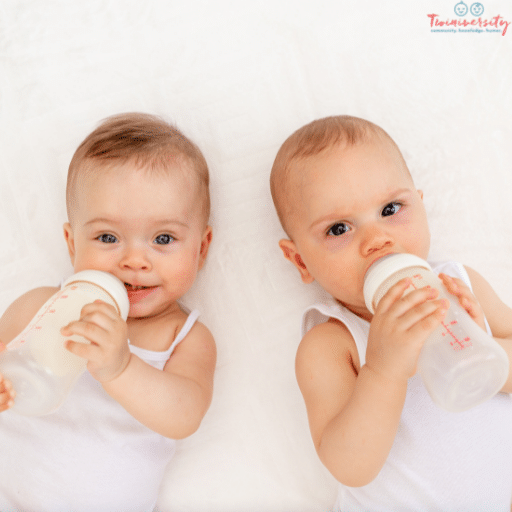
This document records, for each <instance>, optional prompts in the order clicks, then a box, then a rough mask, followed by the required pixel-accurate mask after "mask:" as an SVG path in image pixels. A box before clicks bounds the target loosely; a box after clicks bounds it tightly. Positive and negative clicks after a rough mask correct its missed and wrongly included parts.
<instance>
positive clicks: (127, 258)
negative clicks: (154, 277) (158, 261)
mask: <svg viewBox="0 0 512 512" xmlns="http://www.w3.org/2000/svg"><path fill="white" fill-rule="evenodd" d="M120 264H121V267H123V268H125V269H130V270H149V269H150V268H151V263H150V261H149V259H148V258H147V255H146V253H145V251H144V250H142V249H138V248H136V247H130V248H128V249H127V250H126V251H125V253H124V254H123V258H122V259H121V262H120Z"/></svg>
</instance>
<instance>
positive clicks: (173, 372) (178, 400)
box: [61, 301, 216, 439]
mask: <svg viewBox="0 0 512 512" xmlns="http://www.w3.org/2000/svg"><path fill="white" fill-rule="evenodd" d="M61 332H62V334H64V335H65V336H68V335H71V334H79V335H82V336H84V337H85V338H87V339H88V340H89V341H90V342H91V344H87V345H86V344H83V343H76V342H72V341H68V342H67V348H68V349H69V350H71V351H72V352H73V353H74V354H76V355H78V356H80V357H85V358H86V359H87V360H88V363H87V369H88V370H89V372H90V373H91V374H92V375H93V377H94V378H95V379H97V380H98V381H99V382H101V384H102V386H103V388H104V389H105V391H106V392H107V393H108V394H109V395H110V396H112V397H113V398H114V399H115V400H116V401H117V402H119V403H120V404H121V405H122V406H123V407H124V408H125V409H126V410H127V411H128V412H129V413H130V414H131V415H132V416H133V417H134V418H136V419H137V420H139V421H140V422H141V423H143V424H144V425H146V426H147V427H148V428H150V429H152V430H154V431H155V432H158V433H159V434H162V435H164V436H166V437H170V438H173V439H181V438H184V437H187V436H189V435H191V434H192V433H193V432H195V431H196V430H197V428H198V427H199V425H200V423H201V420H202V419H203V416H204V415H205V413H206V411H207V409H208V407H209V405H210V402H211V397H212V391H213V373H214V369H215V362H216V351H215V343H214V341H213V337H212V335H211V334H210V332H209V331H208V329H207V328H206V327H205V326H204V325H202V324H201V323H196V324H195V325H194V327H193V328H192V329H191V330H190V332H189V333H188V334H187V336H186V337H185V339H184V340H183V341H182V342H181V343H180V344H179V345H178V346H177V347H176V349H175V351H174V353H173V354H172V356H171V358H170V359H169V361H168V362H167V364H166V366H165V368H164V371H162V370H158V369H156V368H153V367H152V366H150V365H149V364H147V363H145V362H144V361H142V360H141V359H140V358H138V357H137V356H136V355H134V354H131V352H130V350H129V347H128V342H127V331H126V323H125V322H124V321H123V320H122V319H121V318H120V317H119V315H118V314H117V312H116V311H115V309H114V308H113V307H112V306H110V305H108V304H106V303H104V302H101V301H100V302H95V303H92V304H88V305H87V306H85V307H84V308H83V309H82V315H81V319H80V320H79V321H77V322H72V323H70V324H69V326H67V327H65V328H63V329H62V330H61Z"/></svg>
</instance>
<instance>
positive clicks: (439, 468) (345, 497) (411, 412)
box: [302, 261, 512, 512]
mask: <svg viewBox="0 0 512 512" xmlns="http://www.w3.org/2000/svg"><path fill="white" fill-rule="evenodd" d="M429 263H430V265H431V267H432V269H433V270H434V272H435V273H436V274H439V273H440V272H444V273H446V274H448V275H449V276H453V277H458V278H459V279H462V280H463V281H464V282H465V283H466V284H467V285H468V286H469V287H470V288H471V287H472V286H471V282H470V279H469V276H468V274H467V272H466V270H465V269H464V268H463V267H462V265H460V263H458V262H453V261H444V262H429ZM329 317H333V318H337V319H338V320H340V322H342V323H343V324H344V325H345V326H346V327H347V329H348V330H349V331H350V333H351V334H352V337H353V338H354V341H355V344H356V347H357V352H358V354H359V362H360V364H361V365H363V364H365V361H366V346H367V344H368V334H369V330H370V324H369V322H367V321H366V320H363V319H362V318H359V317H358V316H356V315H355V314H354V313H352V312H351V311H349V310H348V309H346V308H344V307H343V306H341V305H340V304H339V303H337V302H336V301H335V300H334V299H332V298H329V299H328V300H326V301H324V302H320V303H317V304H314V305H311V306H310V307H308V309H307V310H306V312H305V313H304V316H303V319H302V331H303V333H306V332H307V331H309V330H310V329H312V328H313V327H314V326H315V325H319V324H321V323H324V322H326V321H327V320H328V319H329ZM486 327H487V332H488V333H489V334H491V330H490V328H489V325H488V324H487V322H486ZM511 428H512V397H511V396H510V395H508V394H503V393H498V394H497V395H496V396H494V397H492V398H491V399H490V400H487V401H485V402H484V403H482V404H480V405H478V406H476V407H473V408H471V409H469V410H467V411H464V412H461V413H452V412H447V411H445V410H443V409H441V408H440V407H438V406H437V405H436V404H435V403H434V402H433V401H432V399H431V397H430V396H429V394H428V392H427V390H426V388H425V385H424V383H423V381H422V378H421V376H420V375H419V374H416V375H415V376H414V377H412V378H411V379H409V382H408V385H407V397H406V399H405V405H404V408H403V411H402V415H401V418H400V423H399V425H398V429H397V434H396V437H395V440H394V443H393V446H392V448H391V450H390V452H389V456H388V459H387V461H386V463H385V464H384V466H383V468H382V469H381V471H380V473H379V474H378V476H377V477H376V478H375V479H374V480H373V481H372V482H370V483H369V484H367V485H364V486H362V487H357V488H351V487H346V486H343V485H341V484H340V485H339V494H338V499H337V502H336V503H337V507H336V508H335V510H336V511H338V512H348V511H350V512H368V511H379V512H411V511H420V510H421V511H432V512H434V511H444V510H446V511H448V510H449V511H451V512H456V511H460V512H470V511H475V512H477V511H478V512H480V511H489V512H490V511H493V512H498V511H502V512H510V499H511V495H512V480H511V477H512V457H511V456H512V438H511V437H510V431H511Z"/></svg>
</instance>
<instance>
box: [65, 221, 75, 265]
mask: <svg viewBox="0 0 512 512" xmlns="http://www.w3.org/2000/svg"><path fill="white" fill-rule="evenodd" d="M64 240H66V244H67V246H68V252H69V257H70V258H71V264H72V265H74V264H75V238H74V236H73V228H72V227H71V224H70V223H69V222H66V223H65V224H64Z"/></svg>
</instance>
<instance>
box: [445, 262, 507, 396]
mask: <svg viewBox="0 0 512 512" xmlns="http://www.w3.org/2000/svg"><path fill="white" fill-rule="evenodd" d="M465 268H466V271H467V273H468V275H469V279H470V280H471V286H472V288H473V294H474V297H476V300H477V302H472V301H471V297H472V295H473V294H471V292H470V291H469V289H467V290H468V291H469V295H467V294H466V300H467V301H468V302H469V307H467V308H466V309H467V310H468V313H469V314H470V315H471V316H472V317H473V318H474V319H475V321H477V322H478V311H479V309H480V307H481V309H482V310H483V313H485V316H486V318H487V321H488V322H489V327H490V328H491V332H492V333H493V336H494V339H495V340H496V341H497V342H498V343H499V344H500V345H501V346H502V347H503V348H504V349H505V351H506V352H507V355H508V359H509V363H510V364H511V365H512V309H511V308H510V307H509V306H507V305H506V304H505V303H504V302H502V300H501V299H500V298H499V297H498V295H497V294H496V292H495V291H494V290H493V288H492V287H491V285H490V284H489V283H488V282H487V281H486V280H485V279H484V278H483V277H482V276H481V275H480V274H479V273H478V272H476V271H475V270H473V269H472V268H469V267H465ZM459 288H460V289H461V290H462V292H461V294H462V295H464V288H466V287H465V286H464V285H463V284H462V283H460V285H459ZM448 290H450V288H448ZM452 293H454V294H455V295H457V293H455V292H453V291H452ZM462 305H463V307H464V303H462ZM501 391H503V392H504V393H512V366H511V368H510V370H509V374H508V379H507V381H506V382H505V385H504V386H503V388H502V390H501Z"/></svg>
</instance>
